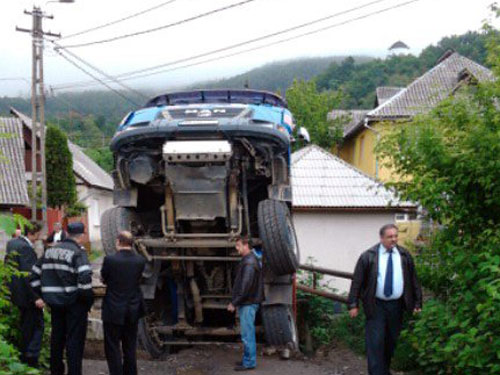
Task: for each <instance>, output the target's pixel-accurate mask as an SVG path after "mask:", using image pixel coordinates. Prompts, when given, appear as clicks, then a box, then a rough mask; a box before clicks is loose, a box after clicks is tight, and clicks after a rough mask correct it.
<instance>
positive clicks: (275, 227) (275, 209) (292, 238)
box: [257, 199, 299, 275]
mask: <svg viewBox="0 0 500 375" xmlns="http://www.w3.org/2000/svg"><path fill="white" fill-rule="evenodd" d="M257 221H258V226H259V236H260V239H261V240H262V245H263V250H264V259H265V261H266V262H267V264H268V265H269V267H270V268H271V270H272V271H273V272H274V273H275V274H276V275H287V274H292V273H295V271H297V267H298V265H299V246H298V242H297V237H296V234H295V228H294V226H293V223H292V218H291V215H290V211H289V210H288V207H287V206H286V205H285V204H284V203H283V202H280V201H276V200H272V199H266V200H263V201H261V202H260V203H259V207H258V210H257Z"/></svg>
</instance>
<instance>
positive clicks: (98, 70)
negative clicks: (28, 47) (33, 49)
mask: <svg viewBox="0 0 500 375" xmlns="http://www.w3.org/2000/svg"><path fill="white" fill-rule="evenodd" d="M51 42H52V43H53V44H54V45H55V46H56V48H55V51H56V52H57V47H58V46H59V44H57V43H56V42H55V41H51ZM65 53H67V54H69V55H71V56H72V57H73V58H75V59H77V60H78V61H80V62H81V63H82V64H84V65H86V66H88V67H89V68H91V69H92V70H94V71H96V72H98V73H99V74H101V75H103V76H104V77H106V78H107V79H108V80H111V81H113V82H115V83H116V84H118V85H120V86H121V87H123V88H124V89H125V90H128V91H130V92H132V93H134V94H136V95H138V96H140V97H142V98H144V99H149V98H148V97H147V96H146V95H144V94H143V93H141V92H140V91H137V90H135V89H133V88H131V87H129V86H127V85H125V84H124V83H122V82H120V81H119V80H118V79H116V78H115V77H113V76H111V75H109V74H107V73H106V72H104V71H102V70H101V69H99V68H97V67H96V66H94V65H92V64H91V63H89V62H87V61H85V60H84V59H82V58H81V57H79V56H77V55H76V54H75V53H73V52H71V51H68V50H65Z"/></svg>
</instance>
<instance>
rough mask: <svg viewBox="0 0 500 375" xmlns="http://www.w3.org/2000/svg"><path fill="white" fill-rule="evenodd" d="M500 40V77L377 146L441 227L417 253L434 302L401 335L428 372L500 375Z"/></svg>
mask: <svg viewBox="0 0 500 375" xmlns="http://www.w3.org/2000/svg"><path fill="white" fill-rule="evenodd" d="M495 35H498V34H494V36H495ZM499 42H500V40H499V39H498V36H496V37H494V38H493V41H492V42H491V46H490V56H489V61H490V62H491V64H492V65H493V71H494V72H495V74H496V76H497V79H496V81H493V82H487V83H480V84H478V86H477V87H475V86H472V87H468V88H462V89H460V90H458V92H456V93H455V95H454V96H453V97H452V98H449V99H448V100H445V101H444V102H442V103H441V104H440V105H439V106H438V107H437V108H436V109H435V110H433V111H432V112H431V113H429V114H426V115H422V116H419V117H417V118H415V119H414V121H412V123H410V124H408V125H407V126H400V127H398V128H399V130H396V132H395V133H394V134H392V135H391V136H387V137H384V138H383V139H382V141H381V143H380V144H379V145H378V147H377V148H378V152H379V154H380V156H381V159H383V160H386V161H387V166H388V167H389V168H393V170H395V172H396V173H397V174H398V175H399V176H401V177H403V178H402V179H401V180H400V181H399V182H397V183H392V184H390V185H391V186H392V187H395V188H396V189H397V191H398V192H399V194H400V195H401V197H402V198H403V199H408V200H413V201H418V202H419V203H420V204H421V205H422V206H423V207H424V208H425V209H426V210H427V212H428V215H429V217H430V218H432V219H433V220H434V221H435V222H437V223H439V224H440V227H441V228H440V229H439V230H438V231H436V233H435V235H434V236H433V237H432V238H431V241H430V243H429V245H428V246H425V247H424V249H423V250H422V253H421V255H420V256H419V257H418V262H419V272H420V275H421V279H422V283H423V284H424V286H425V287H426V288H427V289H428V290H430V291H431V292H432V293H433V298H431V299H430V300H429V301H428V303H427V306H424V310H423V312H422V314H421V316H420V317H419V318H418V319H417V320H416V321H415V322H414V323H413V330H411V331H408V332H406V333H405V336H406V338H407V339H408V340H409V341H410V342H411V345H412V349H413V351H412V354H413V356H414V357H415V359H416V361H417V362H418V363H419V365H420V366H421V368H422V370H423V372H424V373H425V374H433V375H440V374H443V375H444V374H456V375H462V374H464V375H465V374H467V375H476V374H477V375H479V374H481V375H483V374H490V375H493V374H498V373H500V362H499V358H500V357H499V354H500V314H498V311H500V251H499V249H500V183H499V181H500V117H499V116H498V103H499V101H500V49H499V47H498V46H499V45H500V43H499Z"/></svg>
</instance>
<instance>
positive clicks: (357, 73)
mask: <svg viewBox="0 0 500 375" xmlns="http://www.w3.org/2000/svg"><path fill="white" fill-rule="evenodd" d="M450 48H451V49H454V50H455V51H457V52H458V53H460V54H462V55H464V56H466V57H469V58H470V59H472V60H474V61H476V62H478V63H480V64H483V65H488V64H487V62H486V36H485V34H483V33H478V32H468V33H466V34H463V35H459V36H451V37H446V38H443V39H442V40H441V41H440V42H439V43H438V44H437V45H435V46H429V47H427V48H425V49H424V50H423V51H422V52H421V53H420V55H419V56H413V55H399V56H390V57H387V58H385V59H382V58H369V57H362V56H361V57H348V58H346V57H345V56H343V57H339V56H336V57H335V56H330V57H321V58H301V59H295V60H290V61H282V62H275V63H271V64H267V65H264V66H262V67H259V68H256V69H252V70H250V71H248V72H247V73H244V74H241V75H238V76H235V77H232V78H227V79H221V80H218V81H212V82H204V83H198V84H194V85H192V86H191V88H194V87H201V88H222V87H223V88H243V87H244V86H245V84H247V83H248V85H249V87H250V88H253V89H263V90H269V91H274V92H276V91H279V92H281V93H282V94H283V93H285V91H286V89H287V88H289V87H290V85H291V84H292V82H293V80H294V79H299V80H300V79H302V80H306V81H307V80H311V79H314V80H315V82H316V87H317V88H318V89H319V90H320V91H323V90H329V91H332V92H337V93H341V94H342V100H341V101H338V104H337V106H338V107H339V108H371V107H372V106H373V103H374V101H375V89H376V88H377V87H378V86H402V87H403V86H406V85H408V84H409V83H410V82H411V81H413V80H414V79H415V78H416V77H418V76H420V75H422V74H423V73H425V72H426V71H427V70H428V69H430V68H431V67H432V66H434V65H435V63H436V61H437V60H438V59H439V57H441V56H442V54H443V53H444V52H446V51H447V50H448V49H450ZM143 92H144V94H145V95H146V96H148V97H151V96H154V95H155V93H153V92H146V91H143ZM127 95H128V96H130V94H129V93H127ZM133 99H134V100H135V101H136V102H137V103H140V104H142V103H144V102H145V99H144V98H137V97H134V98H133ZM10 106H14V107H16V108H17V109H19V110H20V111H23V112H25V113H26V114H28V115H29V114H30V113H31V104H30V100H29V99H23V98H8V97H4V98H0V115H6V114H8V111H9V107H10ZM133 109H135V107H134V105H132V104H131V103H129V102H127V101H125V100H123V99H122V98H121V97H119V96H117V95H116V94H114V93H112V92H109V91H85V92H73V93H57V94H56V95H55V96H52V95H48V97H47V104H46V117H47V119H48V122H49V123H50V124H54V125H56V126H58V127H60V128H61V129H62V130H64V131H65V132H66V134H67V135H68V137H69V139H71V140H72V141H73V142H75V143H76V144H78V145H80V146H82V147H84V148H85V149H86V152H87V153H88V154H89V155H90V156H91V157H93V158H94V159H95V160H96V161H97V162H98V163H100V164H101V165H102V166H103V167H104V168H106V169H108V170H109V169H110V168H111V155H110V152H109V150H108V148H107V145H108V144H109V140H110V138H111V136H112V135H113V133H114V131H115V129H116V127H117V125H118V123H119V122H120V120H121V119H122V118H123V116H125V114H127V113H128V112H129V111H131V110H133Z"/></svg>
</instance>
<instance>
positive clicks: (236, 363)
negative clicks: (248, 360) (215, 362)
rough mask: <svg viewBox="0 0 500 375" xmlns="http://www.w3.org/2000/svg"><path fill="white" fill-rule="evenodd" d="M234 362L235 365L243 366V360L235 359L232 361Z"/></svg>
mask: <svg viewBox="0 0 500 375" xmlns="http://www.w3.org/2000/svg"><path fill="white" fill-rule="evenodd" d="M234 364H235V365H236V366H243V362H242V361H236V362H234Z"/></svg>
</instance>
